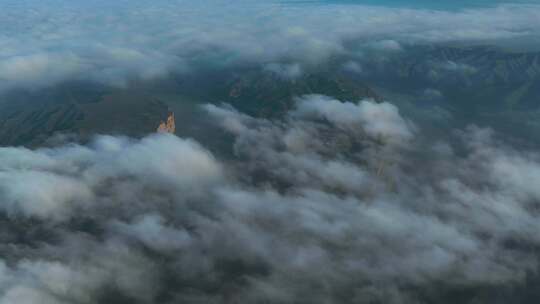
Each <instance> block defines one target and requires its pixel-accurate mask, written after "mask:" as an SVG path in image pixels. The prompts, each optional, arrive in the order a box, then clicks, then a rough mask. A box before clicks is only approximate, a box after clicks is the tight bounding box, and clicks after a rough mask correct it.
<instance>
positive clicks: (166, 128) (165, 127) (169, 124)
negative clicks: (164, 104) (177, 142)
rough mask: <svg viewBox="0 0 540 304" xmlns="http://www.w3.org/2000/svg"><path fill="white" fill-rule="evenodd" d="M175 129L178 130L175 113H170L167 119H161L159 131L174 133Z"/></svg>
mask: <svg viewBox="0 0 540 304" xmlns="http://www.w3.org/2000/svg"><path fill="white" fill-rule="evenodd" d="M174 131H176V125H175V122H174V113H169V116H168V117H167V121H161V123H160V124H159V127H158V128H157V132H160V133H172V134H174Z"/></svg>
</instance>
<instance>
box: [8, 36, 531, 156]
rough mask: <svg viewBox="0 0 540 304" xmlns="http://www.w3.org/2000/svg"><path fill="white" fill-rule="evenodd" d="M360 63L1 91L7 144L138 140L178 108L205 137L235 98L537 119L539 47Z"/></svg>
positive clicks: (182, 126) (412, 52)
mask: <svg viewBox="0 0 540 304" xmlns="http://www.w3.org/2000/svg"><path fill="white" fill-rule="evenodd" d="M356 61H357V62H358V63H359V64H360V65H361V67H362V71H361V72H358V71H356V72H355V71H351V70H350V69H349V70H347V69H346V68H344V67H345V66H346V63H347V62H350V58H342V57H336V58H331V59H330V60H329V61H328V62H327V63H326V64H325V65H323V66H316V67H313V66H311V67H305V69H304V70H303V73H301V74H300V75H299V76H297V77H291V78H287V77H283V75H279V74H278V73H274V72H271V71H268V70H267V69H265V68H261V67H243V68H236V69H234V70H228V69H226V68H224V69H220V70H210V69H209V70H204V69H202V70H200V71H198V72H197V73H190V74H185V75H171V76H170V77H168V78H166V79H159V80H153V81H145V82H133V83H131V84H130V85H128V86H127V87H125V88H110V87H106V86H103V85H96V84H90V83H68V84H62V85H59V86H56V87H51V88H46V89H39V90H34V91H14V92H7V93H4V94H3V95H2V96H0V145H27V146H35V145H39V144H42V143H44V142H45V141H46V140H47V138H50V137H51V136H52V135H54V134H58V133H62V134H74V135H77V136H79V137H80V138H83V139H84V138H87V137H88V136H91V135H93V134H97V133H106V134H124V135H128V136H135V137H137V136H141V135H144V134H147V133H150V132H153V131H155V130H156V128H157V126H158V124H159V122H160V121H161V120H162V119H164V118H165V117H166V116H167V113H168V111H169V110H172V111H174V112H175V114H176V118H177V123H178V121H179V123H178V124H179V128H177V130H178V131H177V132H178V134H179V135H182V136H191V137H198V136H197V133H200V132H203V133H204V132H207V131H204V130H201V128H198V127H197V126H196V124H197V123H199V124H200V116H199V115H197V113H198V110H197V105H200V104H203V103H217V104H219V103H228V104H231V105H232V106H233V107H235V108H237V109H238V110H239V111H241V112H245V113H247V114H250V115H254V116H263V117H273V116H276V115H280V114H282V113H284V112H285V111H286V110H287V109H289V108H290V107H291V106H292V104H293V103H294V97H296V96H301V95H305V94H323V95H329V96H332V97H334V98H337V99H340V100H348V101H357V100H360V99H364V98H371V99H375V100H378V101H381V100H382V99H388V100H390V101H391V102H394V103H396V104H398V105H399V104H400V103H403V102H404V101H407V102H410V103H414V104H416V105H424V106H428V107H430V106H437V109H436V111H439V112H440V111H443V112H440V113H434V115H447V114H454V116H455V117H459V118H460V119H464V120H470V121H474V122H476V123H480V124H481V123H482V121H483V120H487V121H491V120H493V119H496V120H497V121H498V124H500V125H501V126H502V127H503V128H513V127H514V126H518V125H519V126H521V127H522V129H521V131H520V132H525V131H522V130H523V129H524V128H525V129H530V126H531V125H534V122H535V121H536V117H537V116H536V114H535V113H536V112H537V110H538V108H539V107H538V106H539V104H540V103H539V101H540V53H534V52H531V53H516V52H507V51H504V50H502V49H497V48H494V47H446V46H415V47H406V48H405V49H404V50H402V51H398V52H390V53H385V52H374V53H372V54H371V53H368V56H364V57H363V59H358V60H356ZM374 88H376V89H374ZM420 108H422V107H420ZM424 114H425V113H424ZM432 114H433V113H432ZM456 114H457V115H456ZM198 135H200V134H198Z"/></svg>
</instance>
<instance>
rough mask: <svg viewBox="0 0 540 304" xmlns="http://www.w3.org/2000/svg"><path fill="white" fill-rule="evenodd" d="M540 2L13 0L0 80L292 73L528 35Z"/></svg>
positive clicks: (119, 80)
mask: <svg viewBox="0 0 540 304" xmlns="http://www.w3.org/2000/svg"><path fill="white" fill-rule="evenodd" d="M236 6H242V10H238V9H236V8H235V7H236ZM179 8H182V9H179ZM539 10H540V8H539V7H538V6H537V5H525V4H522V5H499V6H496V7H491V8H476V9H467V10H458V11H436V10H427V9H404V8H392V7H376V6H364V5H343V4H342V5H338V4H324V5H323V4H315V3H314V4H309V5H301V4H298V3H287V4H284V3H276V2H266V1H246V2H244V3H242V4H240V3H238V4H237V5H235V6H230V5H229V3H228V2H225V1H205V2H202V3H195V2H188V1H181V0H174V1H164V0H158V1H153V2H152V3H151V4H150V3H148V2H145V1H135V2H133V1H130V2H127V1H115V2H114V3H110V2H106V1H93V2H92V3H84V2H82V1H63V0H57V1H55V4H54V5H52V4H50V3H47V4H45V3H42V2H39V1H34V0H26V1H12V0H9V1H8V2H7V3H5V5H4V9H3V10H2V12H1V13H0V20H1V21H0V80H2V81H1V85H0V90H2V91H5V90H9V89H13V88H26V89H35V88H42V87H46V86H50V85H54V84H57V83H60V82H62V81H73V80H84V81H93V82H98V83H102V84H107V85H114V86H123V85H126V83H128V82H129V81H130V80H133V79H152V78H156V77H163V76H166V75H168V74H169V73H189V72H193V71H197V70H198V69H197V66H198V64H200V63H202V62H203V63H205V64H210V65H211V66H219V67H221V66H228V65H234V64H237V63H255V64H261V65H263V66H264V65H266V64H268V62H274V63H275V64H278V65H277V66H273V65H272V64H270V69H272V70H274V71H277V72H278V74H280V75H281V74H283V75H288V76H291V75H293V76H294V75H298V74H299V70H298V68H297V67H295V66H294V65H293V66H280V65H279V64H280V63H279V62H280V61H282V60H283V59H286V60H287V61H288V62H290V61H294V62H298V63H299V64H308V65H309V64H318V63H320V62H321V61H324V60H326V59H328V58H330V57H333V56H346V55H350V54H358V53H362V52H363V51H364V50H371V51H376V52H381V51H388V50H400V49H402V47H403V45H404V44H414V43H440V42H453V41H463V42H485V43H488V44H497V43H498V42H500V41H508V39H517V40H520V39H521V40H527V41H532V40H531V39H530V38H531V37H536V36H538V34H539V33H538V31H537V30H536V29H537V28H540V25H539V24H538V22H539V21H538V18H537V16H538V14H539ZM369 41H372V42H369Z"/></svg>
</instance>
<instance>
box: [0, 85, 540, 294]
mask: <svg viewBox="0 0 540 304" xmlns="http://www.w3.org/2000/svg"><path fill="white" fill-rule="evenodd" d="M204 109H205V111H206V113H207V115H209V116H210V117H212V118H213V120H214V122H215V124H216V125H218V126H219V127H220V128H223V130H225V131H226V132H227V133H229V134H230V135H231V136H232V137H233V142H234V144H233V147H232V149H233V155H234V157H228V158H222V157H220V156H219V155H215V154H213V153H212V152H210V151H209V150H208V149H207V148H205V147H204V146H202V145H201V144H198V143H197V142H195V141H193V140H191V139H183V138H178V137H176V136H174V135H170V134H154V135H150V136H148V137H146V138H143V139H139V140H136V139H129V138H122V137H112V136H99V137H97V138H95V140H94V141H93V142H91V143H89V144H88V145H84V146H83V145H78V144H67V145H64V146H58V147H52V148H40V149H35V150H29V149H26V148H16V147H6V148H0V159H1V160H2V161H1V162H0V201H1V204H0V209H1V210H2V217H1V218H0V222H1V225H2V232H1V234H0V240H1V243H0V252H1V256H2V258H1V260H0V303H2V304H3V303H6V304H7V303H10V304H11V303H21V304H26V303H44V304H49V303H51V304H52V303H55V304H56V303H62V304H64V303H128V302H129V303H420V302H422V299H424V300H425V298H422V297H423V296H425V294H429V293H435V294H437V292H439V291H440V290H449V289H450V290H451V289H452V288H457V289H459V290H462V289H467V288H498V287H505V286H512V284H519V283H521V282H523V281H524V280H525V279H526V277H527V274H528V273H532V272H534V271H535V270H536V269H537V265H538V261H539V260H538V254H537V248H538V245H539V244H540V234H539V233H538V232H539V231H540V224H539V223H540V221H539V217H540V213H539V212H538V210H539V209H538V206H539V205H538V202H539V201H540V190H539V189H538V187H537V185H538V183H537V181H538V180H539V176H540V154H538V153H537V152H531V151H525V150H517V149H514V148H513V147H512V146H511V145H509V144H508V143H505V142H504V141H502V140H500V139H499V138H498V137H497V134H494V132H493V131H491V130H489V129H482V128H479V127H475V126H470V127H468V128H466V129H463V130H456V131H455V132H454V133H453V134H452V135H450V136H449V138H441V139H440V140H437V141H433V140H432V139H429V140H428V139H427V138H426V136H424V135H423V131H422V129H421V128H419V127H418V126H417V125H416V124H414V123H413V122H411V121H409V120H408V119H407V118H406V117H402V115H400V113H399V111H398V109H397V108H396V107H395V106H394V105H392V104H391V103H388V102H383V103H375V102H373V101H370V100H364V101H360V102H358V103H351V102H346V101H339V100H335V99H332V98H331V97H327V96H320V95H308V96H303V97H299V98H297V100H296V102H295V106H294V108H293V109H291V110H290V111H289V112H288V113H287V114H286V115H285V116H284V117H283V118H276V119H274V120H268V119H263V118H254V117H250V116H248V115H246V114H243V113H240V112H238V111H236V110H235V109H234V108H232V107H230V106H228V105H222V106H216V105H205V106H204ZM436 299H437V298H436ZM432 300H433V299H432ZM440 300H442V299H440Z"/></svg>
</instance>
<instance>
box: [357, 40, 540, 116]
mask: <svg viewBox="0 0 540 304" xmlns="http://www.w3.org/2000/svg"><path fill="white" fill-rule="evenodd" d="M364 65H365V66H366V68H367V70H368V71H369V75H365V76H363V77H362V78H368V79H370V80H371V81H373V82H376V83H378V84H379V85H382V86H385V87H388V88H392V89H393V90H396V91H399V92H407V93H410V94H424V98H425V99H437V98H441V99H446V100H447V102H446V104H447V106H450V107H454V108H464V109H466V110H467V112H480V113H484V112H492V113H493V112H499V111H509V110H517V111H520V110H526V111H529V110H536V109H538V106H539V105H540V103H539V101H540V53H538V52H529V53H519V52H509V51H505V50H502V49H499V48H495V47H483V46H478V47H442V46H427V47H426V46H415V47H412V48H410V49H406V50H405V51H403V52H400V53H399V54H393V55H391V56H388V57H387V58H386V60H384V61H382V62H381V61H371V62H366V63H365V64H364ZM434 90H437V91H438V92H439V93H441V96H437V95H435V94H433V93H432V92H434ZM430 93H431V94H430Z"/></svg>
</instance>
